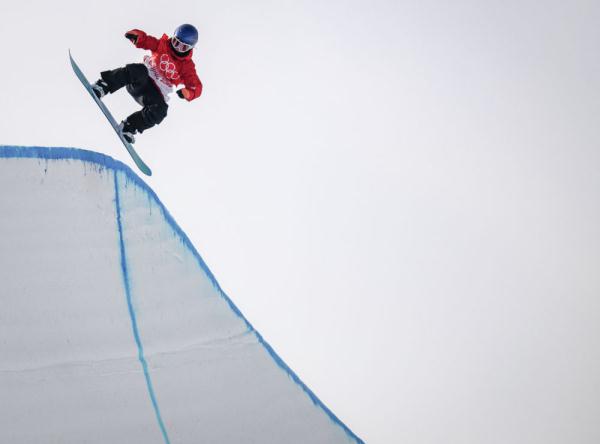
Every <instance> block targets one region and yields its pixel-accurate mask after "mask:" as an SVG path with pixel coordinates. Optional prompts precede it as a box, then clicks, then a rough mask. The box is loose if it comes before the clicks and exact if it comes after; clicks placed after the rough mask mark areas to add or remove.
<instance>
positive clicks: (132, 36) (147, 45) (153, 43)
mask: <svg viewBox="0 0 600 444" xmlns="http://www.w3.org/2000/svg"><path fill="white" fill-rule="evenodd" d="M125 37H126V38H127V39H129V40H131V43H133V44H134V45H135V47H136V48H141V49H148V50H150V51H156V49H157V48H158V42H159V40H158V39H157V38H156V37H152V36H151V35H148V34H146V33H145V32H144V31H141V30H139V29H132V30H131V31H127V32H126V33H125Z"/></svg>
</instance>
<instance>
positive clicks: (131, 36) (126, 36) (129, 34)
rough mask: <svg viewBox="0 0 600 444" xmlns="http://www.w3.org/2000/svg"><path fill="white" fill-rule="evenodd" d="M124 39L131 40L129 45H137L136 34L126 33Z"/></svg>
mask: <svg viewBox="0 0 600 444" xmlns="http://www.w3.org/2000/svg"><path fill="white" fill-rule="evenodd" d="M125 38H127V39H129V40H131V43H133V44H134V45H135V44H136V43H137V39H138V36H137V34H133V33H131V32H128V33H126V34H125Z"/></svg>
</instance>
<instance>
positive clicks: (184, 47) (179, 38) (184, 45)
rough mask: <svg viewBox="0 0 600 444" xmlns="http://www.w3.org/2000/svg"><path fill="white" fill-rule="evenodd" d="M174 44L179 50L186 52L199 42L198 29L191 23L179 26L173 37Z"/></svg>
mask: <svg viewBox="0 0 600 444" xmlns="http://www.w3.org/2000/svg"><path fill="white" fill-rule="evenodd" d="M171 41H172V42H173V46H174V47H175V49H176V50H177V51H179V52H186V51H189V50H190V49H192V48H193V47H194V46H196V43H198V30H197V29H196V28H195V27H194V26H192V25H189V24H187V23H186V24H183V25H181V26H178V27H177V29H176V30H175V32H174V33H173V37H172V38H171Z"/></svg>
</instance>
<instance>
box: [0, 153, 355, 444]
mask: <svg viewBox="0 0 600 444" xmlns="http://www.w3.org/2000/svg"><path fill="white" fill-rule="evenodd" d="M0 214H2V216H1V217H0V232H1V233H3V235H2V236H0V270H1V273H2V274H1V279H0V304H1V307H2V308H1V310H0V356H1V361H0V393H1V395H2V402H1V403H0V442H10V443H30V442H45V443H95V442H101V443H106V442H111V443H120V442H122V443H132V442H140V443H141V442H143V443H160V442H172V443H197V442H207V443H240V442H244V443H283V442H285V443H343V442H344V443H345V442H362V441H361V440H360V438H358V437H356V436H355V435H354V434H353V433H352V431H350V430H349V429H348V428H347V427H346V426H345V425H344V424H343V423H342V422H341V421H340V420H339V419H338V418H337V417H336V416H335V415H334V414H333V413H332V412H331V411H329V409H327V407H325V406H324V405H323V404H322V403H321V401H319V399H318V398H317V397H316V396H315V395H314V394H313V393H312V392H311V391H310V390H309V389H308V388H307V387H306V386H305V385H304V384H303V383H302V382H301V381H300V379H299V378H298V377H297V376H296V375H295V374H294V373H293V371H292V370H291V369H289V368H288V367H287V365H286V364H285V363H284V362H283V361H281V359H280V358H279V357H278V356H277V354H276V353H275V352H274V351H273V350H272V348H271V347H270V346H269V345H268V344H267V343H266V342H265V341H264V340H263V338H262V337H261V336H260V334H259V333H258V332H257V331H256V330H254V328H253V327H252V325H251V324H250V323H249V322H248V321H247V320H246V319H245V318H244V317H243V315H242V314H241V313H240V312H239V310H238V309H237V308H236V307H235V305H234V304H233V302H232V301H231V300H230V299H229V298H228V297H227V296H226V295H225V294H224V293H223V291H222V290H221V288H220V287H219V285H218V283H217V281H216V280H215V278H214V277H213V275H212V273H211V272H210V270H209V269H208V268H207V267H206V265H205V263H204V262H203V260H202V258H201V257H200V255H199V254H198V252H197V251H196V249H195V248H194V247H193V245H192V244H191V243H190V241H189V239H188V238H187V236H186V235H185V233H183V232H182V231H181V229H180V228H179V227H178V226H177V224H176V223H175V221H174V220H173V218H172V217H171V216H170V214H169V213H168V211H167V210H166V209H165V208H164V206H163V205H162V204H161V202H160V200H159V199H158V198H157V196H156V195H155V194H154V192H153V191H152V190H151V189H150V188H149V187H148V186H147V185H146V184H145V183H144V182H143V181H142V180H141V179H140V178H139V177H138V176H137V175H136V174H134V173H133V172H132V171H131V170H130V169H129V168H128V167H127V166H125V165H123V164H122V163H120V162H117V161H115V160H113V159H112V158H110V157H107V156H104V155H101V154H97V153H93V152H89V151H83V150H76V149H66V148H35V147H30V148H27V147H0Z"/></svg>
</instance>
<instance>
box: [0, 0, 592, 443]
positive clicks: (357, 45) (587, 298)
mask: <svg viewBox="0 0 600 444" xmlns="http://www.w3.org/2000/svg"><path fill="white" fill-rule="evenodd" d="M170 6H171V4H170V3H168V2H165V1H160V2H147V1H142V0H140V1H113V0H107V1H104V2H102V3H98V4H96V3H94V4H91V3H85V2H83V3H82V2H73V1H53V2H46V1H21V2H2V3H1V4H0V24H1V25H2V26H0V35H1V36H2V42H3V53H4V57H3V63H2V67H1V68H0V88H1V89H2V95H1V97H2V105H3V106H2V108H1V110H0V113H1V114H0V117H1V118H0V144H5V145H8V144H15V145H43V146H72V147H79V148H85V149H91V150H94V151H99V152H102V153H105V154H108V155H110V156H112V157H115V158H117V159H119V160H122V161H124V162H125V163H127V164H129V165H131V166H133V164H132V162H131V161H130V159H129V157H128V155H127V154H126V152H125V151H124V149H123V148H122V147H121V146H120V143H119V141H118V140H117V138H116V136H115V135H114V133H113V132H112V129H111V128H110V126H109V125H108V123H107V122H106V121H105V119H104V118H103V117H102V115H101V113H100V112H99V110H98V109H97V107H96V106H95V105H94V104H93V102H92V101H91V100H90V98H89V97H88V96H87V95H86V93H85V92H84V91H83V89H82V88H81V85H80V84H79V83H78V81H77V79H76V78H75V76H74V75H73V73H72V72H71V68H70V66H69V63H68V57H67V49H68V48H71V49H72V51H73V54H74V56H75V58H76V59H77V61H78V62H79V64H80V65H81V67H82V69H83V71H84V72H85V73H86V75H87V76H88V77H89V78H90V80H92V81H93V80H95V79H96V78H97V77H98V74H99V72H100V71H101V70H105V69H109V68H115V67H118V66H122V65H124V64H126V63H129V62H138V61H140V60H141V58H142V56H143V54H144V51H142V50H138V49H135V48H134V47H133V46H132V45H131V44H130V43H129V42H128V41H127V40H125V39H124V37H123V34H124V32H125V31H127V30H128V29H131V28H141V29H143V30H145V31H147V32H148V33H151V34H154V35H157V36H160V35H161V34H162V33H163V32H166V33H171V32H172V30H173V29H174V28H175V27H176V26H177V25H179V24H181V23H183V22H190V23H193V24H195V25H196V26H197V27H198V29H199V31H200V41H199V44H198V47H197V50H196V54H195V57H194V59H195V61H196V64H197V67H198V73H199V75H200V78H201V79H202V81H203V83H204V86H205V92H204V94H203V96H202V97H201V98H200V99H198V100H197V101H194V102H192V103H187V102H184V101H181V100H180V99H178V98H177V97H175V96H173V98H172V99H171V102H170V104H171V106H170V108H169V116H168V117H167V119H166V120H165V121H164V123H163V124H161V125H160V126H159V127H157V128H154V129H151V130H149V131H147V132H146V133H144V134H143V135H142V136H140V137H139V138H138V143H137V145H136V147H137V149H138V151H139V153H140V154H141V156H142V157H143V158H144V160H145V161H146V162H147V163H148V164H149V165H150V167H151V168H152V169H153V171H154V176H153V177H152V178H149V179H146V181H147V182H148V183H149V184H150V186H151V187H152V188H153V189H154V190H155V191H156V192H157V194H158V195H159V197H160V198H161V200H162V201H163V203H164V204H165V205H166V206H167V208H168V209H169V210H170V212H171V213H172V214H173V216H174V217H175V219H176V220H177V222H178V223H179V224H180V226H181V227H182V228H183V229H184V231H186V233H187V234H188V235H189V237H190V238H191V239H192V241H193V243H194V244H195V246H196V247H197V249H198V250H199V252H200V254H201V255H202V256H203V258H204V259H205V261H206V262H207V264H208V265H209V267H210V268H211V270H212V271H213V272H214V274H215V276H216V277H217V279H218V280H219V282H220V283H221V285H222V287H223V288H224V289H225V291H226V292H227V293H228V294H229V296H230V297H231V298H232V300H233V301H234V302H235V303H236V304H237V305H238V306H239V308H240V309H241V310H242V312H243V313H244V314H245V316H246V317H247V318H248V319H249V321H250V322H251V323H252V324H253V325H254V326H255V327H256V328H257V329H258V330H259V331H260V332H261V333H262V334H263V336H264V337H265V338H266V339H267V341H269V342H270V343H271V344H272V345H273V347H274V348H275V350H277V351H278V353H279V354H280V355H281V356H282V358H283V359H284V360H285V361H286V362H287V363H288V364H289V365H290V367H291V368H293V369H294V370H295V371H296V372H297V373H298V375H299V376H300V377H301V378H302V379H303V380H304V381H305V382H306V384H307V385H308V386H309V387H311V388H312V389H313V390H314V391H315V393H316V394H317V395H318V396H319V397H320V398H321V399H322V400H323V402H324V403H325V404H326V405H327V406H329V407H330V408H331V409H332V410H333V411H334V412H335V413H336V415H338V416H339V417H340V419H341V420H342V421H344V422H345V423H346V424H347V425H348V426H349V427H350V428H351V429H352V430H353V431H354V432H355V433H356V434H357V435H359V436H360V437H361V438H363V439H364V440H365V441H366V442H369V443H382V444H383V443H396V442H398V443H399V442H410V443H440V442H444V443H482V442H485V443H490V442H498V443H506V442H511V443H533V442H540V443H552V442H556V443H564V442H577V443H579V444H581V443H597V442H600V423H599V422H598V417H599V416H600V336H599V335H600V301H599V296H600V273H599V272H598V271H599V270H598V266H599V265H600V249H599V247H600V236H599V234H600V233H599V227H600V174H599V167H600V154H599V146H600V144H599V142H600V122H599V121H598V120H599V117H598V116H599V115H600V112H599V111H600V109H599V104H600V80H599V79H600V58H599V57H598V43H599V42H600V27H599V26H598V25H599V24H600V3H598V2H597V1H583V0H575V1H570V2H565V1H555V0H552V1H542V2H539V1H531V0H525V1H523V0H521V1H503V2H499V1H495V2H492V1H475V0H467V1H458V2H443V1H431V0H424V1H416V0H410V1H382V0H369V1H337V0H334V1H324V2H323V1H316V0H315V1H218V2H217V1H198V0H194V1H187V0H184V1H179V2H177V3H173V7H172V8H170ZM106 103H107V105H108V106H109V107H110V108H111V109H112V110H113V112H114V114H115V115H116V116H117V118H119V119H120V118H123V117H125V116H126V115H128V114H129V113H130V112H132V111H134V110H135V109H136V107H137V105H136V104H135V103H134V102H133V101H132V100H131V99H130V98H129V97H128V96H127V94H126V92H125V91H122V92H121V93H120V94H117V95H115V96H111V97H109V98H108V99H107V101H106Z"/></svg>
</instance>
